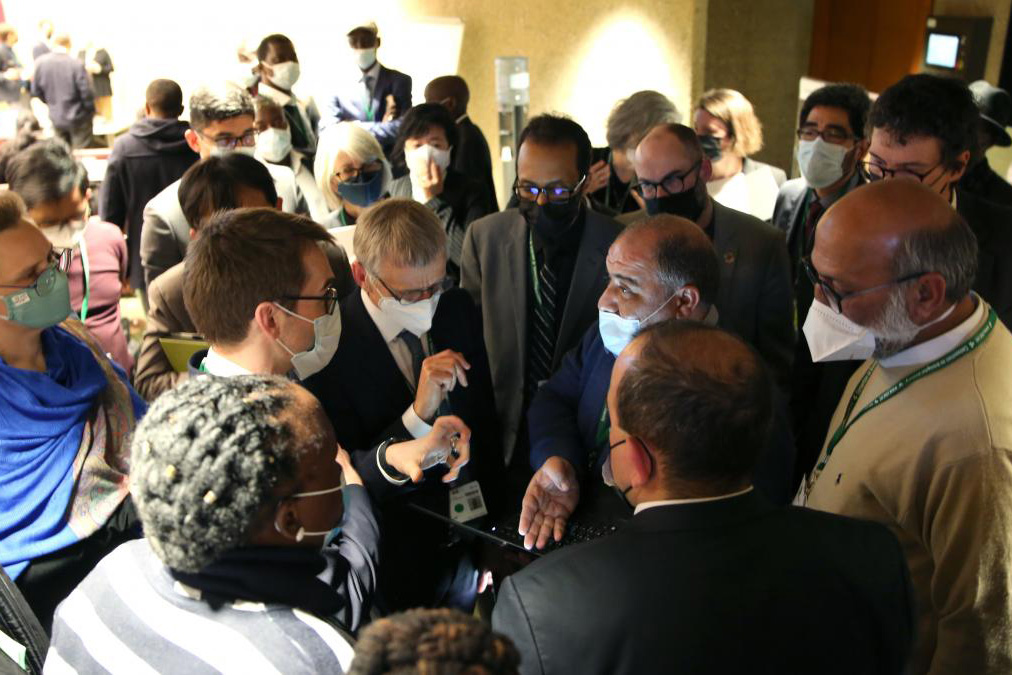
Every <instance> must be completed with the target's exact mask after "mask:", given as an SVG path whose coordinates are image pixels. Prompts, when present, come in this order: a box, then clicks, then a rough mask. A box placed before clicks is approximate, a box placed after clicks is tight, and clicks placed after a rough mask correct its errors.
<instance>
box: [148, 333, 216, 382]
mask: <svg viewBox="0 0 1012 675" xmlns="http://www.w3.org/2000/svg"><path fill="white" fill-rule="evenodd" d="M158 344H160V345H161V346H162V351H164V352H165V356H166V357H168V359H169V364H170V365H171V366H172V370H174V371H176V372H177V373H185V372H187V370H189V364H190V357H191V356H193V355H194V354H196V353H197V352H199V351H200V350H201V349H207V348H208V346H209V345H208V343H207V341H206V340H204V338H202V337H200V336H199V335H196V334H194V333H172V334H171V335H169V336H167V337H163V338H158Z"/></svg>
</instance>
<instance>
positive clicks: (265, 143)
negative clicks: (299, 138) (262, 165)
mask: <svg viewBox="0 0 1012 675" xmlns="http://www.w3.org/2000/svg"><path fill="white" fill-rule="evenodd" d="M291 151H292V130H291V129H275V128H274V127H271V128H269V129H265V130H264V131H261V132H260V133H259V134H257V153H258V154H259V155H260V156H261V157H263V158H264V159H266V160H267V161H268V162H280V161H281V160H283V159H284V158H285V157H287V156H288V154H289V153H290V152H291Z"/></svg>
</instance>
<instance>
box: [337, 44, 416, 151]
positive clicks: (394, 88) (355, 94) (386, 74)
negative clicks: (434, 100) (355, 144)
mask: <svg viewBox="0 0 1012 675" xmlns="http://www.w3.org/2000/svg"><path fill="white" fill-rule="evenodd" d="M362 91H363V86H362V83H361V82H360V81H359V79H358V78H351V79H349V81H347V82H344V83H342V85H341V86H340V87H339V88H338V90H337V91H336V92H335V93H333V94H332V95H330V96H328V97H327V98H326V99H325V100H324V104H323V110H322V111H321V114H320V130H321V131H323V130H324V129H326V128H327V127H329V126H330V125H332V124H337V123H338V122H345V121H358V122H360V123H361V124H362V126H363V127H365V128H366V129H368V130H369V131H370V132H371V133H372V135H373V136H375V137H376V140H378V141H379V142H380V145H382V146H383V151H384V152H386V153H387V154H388V155H389V154H390V149H391V148H393V145H394V141H396V140H397V131H398V129H400V127H401V122H400V119H396V120H392V121H390V122H384V121H383V116H384V115H385V114H386V112H387V96H389V95H393V97H394V101H395V102H396V103H397V111H398V117H400V116H401V115H403V114H404V113H406V112H407V111H408V110H409V109H410V108H411V76H410V75H405V74H404V73H402V72H400V71H398V70H392V69H390V68H387V67H386V66H384V65H382V64H381V65H380V68H379V73H377V75H376V84H375V86H374V87H373V90H372V101H371V102H370V103H371V107H372V110H373V119H372V120H371V121H370V120H369V119H368V118H367V116H366V109H365V106H364V105H362Z"/></svg>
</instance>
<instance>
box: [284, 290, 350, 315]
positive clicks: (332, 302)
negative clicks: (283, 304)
mask: <svg viewBox="0 0 1012 675" xmlns="http://www.w3.org/2000/svg"><path fill="white" fill-rule="evenodd" d="M281 299H282V300H322V301H323V312H324V313H325V314H333V313H334V307H336V306H337V301H338V300H339V299H340V298H338V295H337V289H336V288H334V287H333V286H329V287H328V288H327V290H325V291H324V292H323V295H282V296H281Z"/></svg>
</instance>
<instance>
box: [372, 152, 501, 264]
mask: <svg viewBox="0 0 1012 675" xmlns="http://www.w3.org/2000/svg"><path fill="white" fill-rule="evenodd" d="M389 191H390V196H391V197H407V198H408V199H411V198H412V193H411V176H401V177H400V178H395V179H394V180H393V181H391V183H390V190H389ZM425 205H426V206H427V207H429V208H430V209H431V210H432V211H433V212H435V214H436V216H437V217H438V218H439V220H440V221H441V222H442V223H443V229H445V230H446V237H447V245H448V246H449V252H450V257H449V264H448V265H447V267H448V269H449V271H450V273H451V274H452V275H453V276H455V277H459V276H460V251H459V250H456V251H455V250H454V247H453V239H454V237H457V238H458V239H457V241H458V242H460V241H463V239H464V235H465V233H466V232H467V228H468V226H469V225H470V224H471V223H472V222H474V221H475V220H478V219H479V218H481V217H483V216H487V215H488V214H490V213H492V211H490V210H489V196H488V195H487V194H486V192H485V188H484V186H483V185H482V184H481V183H479V182H478V181H477V180H474V179H473V178H469V177H468V176H467V175H465V174H462V173H460V172H458V171H457V170H455V169H454V168H452V167H451V168H450V169H449V170H448V171H447V172H446V177H445V178H444V180H443V192H442V193H441V194H439V195H436V196H435V197H433V198H432V199H430V200H429V201H427V202H426V203H425Z"/></svg>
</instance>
